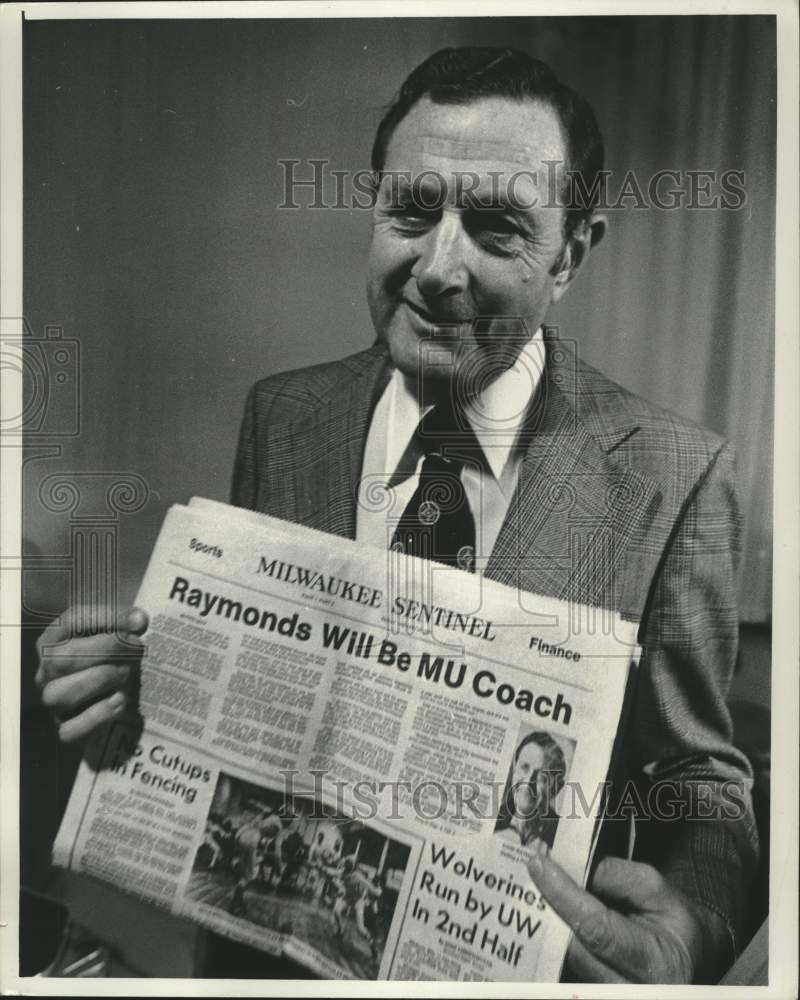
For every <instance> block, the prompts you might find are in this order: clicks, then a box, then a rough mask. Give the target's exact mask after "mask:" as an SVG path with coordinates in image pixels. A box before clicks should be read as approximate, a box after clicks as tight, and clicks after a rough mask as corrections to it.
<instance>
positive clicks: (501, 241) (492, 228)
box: [470, 212, 523, 252]
mask: <svg viewBox="0 0 800 1000" xmlns="http://www.w3.org/2000/svg"><path fill="white" fill-rule="evenodd" d="M470 228H471V230H472V233H473V236H474V238H475V239H476V240H478V242H480V243H482V244H484V245H485V246H487V247H489V248H490V249H495V250H498V251H503V250H506V251H508V252H510V251H512V250H514V249H516V248H517V245H518V243H519V241H520V240H521V239H522V236H523V233H522V230H521V229H520V228H519V226H518V225H517V223H516V222H515V221H514V220H513V219H510V218H509V217H508V216H506V215H502V214H500V213H493V212H480V213H476V214H475V216H474V217H473V218H472V219H470Z"/></svg>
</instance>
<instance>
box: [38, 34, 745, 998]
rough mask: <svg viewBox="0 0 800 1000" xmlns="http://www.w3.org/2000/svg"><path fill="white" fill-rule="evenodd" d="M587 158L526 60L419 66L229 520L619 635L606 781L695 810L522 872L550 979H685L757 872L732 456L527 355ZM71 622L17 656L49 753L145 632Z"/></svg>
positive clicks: (544, 347)
mask: <svg viewBox="0 0 800 1000" xmlns="http://www.w3.org/2000/svg"><path fill="white" fill-rule="evenodd" d="M602 164H603V150H602V140H601V138H600V135H599V132H598V129H597V125H596V122H595V119H594V116H593V114H592V112H591V110H590V109H589V107H588V105H587V104H586V103H585V102H584V101H583V100H582V99H580V98H579V97H577V95H575V94H574V93H572V92H571V91H570V90H569V89H568V88H566V87H564V86H563V85H562V84H560V83H559V82H558V81H557V80H556V79H555V77H554V76H553V74H552V72H551V71H550V70H549V69H548V68H547V67H546V66H544V65H543V64H542V63H540V62H538V61H536V60H532V59H530V58H529V57H528V56H526V55H524V54H522V53H519V52H516V51H513V50H497V49H464V50H445V51H443V52H439V53H436V54H435V55H434V56H432V57H431V58H430V59H429V60H427V61H426V62H425V63H423V64H422V65H421V66H420V67H418V68H417V69H416V70H415V71H414V72H413V73H412V74H411V76H410V77H409V78H408V80H407V81H406V82H405V84H404V85H403V87H402V89H401V91H400V94H399V96H398V99H397V100H396V102H395V103H394V104H393V105H392V107H391V108H390V109H389V111H388V112H387V114H386V115H385V117H384V119H383V121H382V122H381V124H380V126H379V129H378V133H377V137H376V140H375V145H374V149H373V167H374V169H375V170H376V173H377V177H378V187H377V194H376V204H375V209H374V218H373V239H372V247H371V251H370V259H369V267H368V280H367V287H368V298H369V304H370V311H371V314H372V319H373V322H374V325H375V329H376V331H377V334H378V341H377V343H376V344H375V345H374V346H373V347H372V348H370V349H369V350H367V351H365V352H363V353H361V354H357V355H354V356H352V357H350V358H346V359H344V360H343V361H341V362H336V363H333V364H327V365H320V366H316V367H314V368H310V369H305V370H303V371H299V372H290V373H288V374H283V375H278V376H274V377H272V378H269V379H266V380H264V381H262V382H260V383H258V384H257V385H256V386H255V387H254V389H253V390H252V391H251V394H250V396H249V399H248V403H247V408H246V413H245V418H244V422H243V426H242V433H241V437H240V443H239V449H238V454H237V459H236V466H235V471H234V483H233V495H232V499H233V502H234V503H236V504H239V505H241V506H243V507H251V508H254V509H257V510H260V511H263V512H265V513H269V514H273V515H277V516H279V517H283V518H286V519H288V520H292V521H296V522H298V523H301V524H305V525H309V526H311V527H315V528H318V529H322V530H324V531H330V532H332V533H335V534H339V535H345V536H349V537H355V538H356V539H357V540H359V541H362V542H365V543H371V544H379V545H383V546H384V547H386V546H389V545H391V546H399V547H402V548H405V549H406V550H408V551H412V552H417V553H418V554H426V555H430V556H433V558H435V559H437V560H439V561H443V562H447V563H450V564H452V565H459V566H462V567H463V568H466V569H474V570H476V571H477V572H481V573H485V574H486V576H488V577H490V578H492V579H496V580H499V581H501V582H503V583H506V584H509V585H511V586H516V587H518V588H520V590H521V591H530V592H537V593H542V594H547V595H552V596H557V597H560V598H565V599H569V600H575V601H581V602H584V603H589V604H594V605H599V606H603V607H608V608H611V609H613V610H616V611H619V612H621V613H623V614H624V615H626V616H629V617H633V618H635V619H638V620H640V621H641V628H640V640H641V642H642V644H643V646H644V648H645V655H644V658H643V662H642V664H641V667H640V669H639V671H638V679H637V690H636V696H635V703H634V705H633V708H632V711H631V713H630V724H629V726H628V728H627V730H626V733H625V751H626V753H625V765H626V767H627V771H628V773H629V774H630V776H631V777H632V778H633V779H634V780H635V781H636V782H637V783H638V784H639V786H641V787H642V788H644V789H645V790H647V789H650V788H652V787H653V786H654V785H657V784H658V783H659V782H670V783H671V787H674V789H676V791H675V794H676V795H677V797H678V799H679V804H682V805H684V806H687V807H688V808H689V809H691V806H692V802H691V798H692V795H693V789H695V788H696V787H697V786H698V785H700V786H702V788H703V789H705V791H706V792H710V794H711V796H712V800H713V802H712V807H713V808H712V810H711V811H712V813H713V816H712V818H707V819H704V820H702V821H700V820H696V819H692V818H691V816H689V818H684V819H683V820H681V821H678V822H672V823H656V822H652V821H651V822H650V823H649V824H648V823H646V822H643V823H641V824H640V833H639V837H638V841H637V845H636V852H637V854H636V857H637V860H635V861H631V860H627V859H625V857H624V854H625V852H624V850H620V849H619V848H618V847H617V848H616V853H617V854H618V855H622V856H617V857H614V856H608V857H605V858H603V859H602V860H601V861H600V863H599V864H598V865H597V867H596V870H595V872H594V874H593V877H592V879H591V881H590V886H589V890H590V891H584V890H582V889H581V888H579V887H578V886H576V885H575V884H574V883H573V882H572V881H571V880H570V879H569V878H567V876H566V875H565V873H564V872H563V871H562V870H561V869H560V868H559V866H558V865H557V864H556V863H555V862H554V861H553V860H552V859H551V858H550V857H549V856H548V854H547V852H546V850H542V851H539V852H536V853H535V857H534V858H533V860H532V862H531V873H532V875H533V877H534V879H535V881H536V883H537V885H538V887H539V889H540V890H541V892H542V893H543V894H544V895H545V896H546V897H547V899H548V900H549V902H550V903H551V905H552V906H553V907H554V908H555V909H556V910H557V911H558V912H559V913H560V914H561V915H562V916H563V918H564V919H565V920H566V921H567V922H568V923H569V924H570V925H571V926H572V927H573V929H574V932H575V933H574V936H573V940H572V943H571V945H570V951H569V955H568V963H567V968H566V971H565V977H567V978H574V979H583V980H589V981H608V982H621V981H651V982H656V983H661V982H690V981H703V980H706V979H713V978H714V977H716V976H718V975H719V974H720V973H721V972H722V971H723V970H724V968H725V967H726V965H727V964H729V963H730V961H731V960H732V959H733V957H734V951H735V947H736V934H737V933H738V930H739V928H740V926H741V923H742V909H743V905H744V899H745V892H746V888H747V884H748V879H749V877H750V873H751V871H752V870H753V866H754V863H755V858H756V854H757V841H756V838H755V832H754V825H753V822H752V814H751V810H750V804H749V790H748V789H749V780H750V774H749V770H748V765H747V762H746V761H745V759H744V758H743V757H742V756H741V755H740V754H739V753H738V752H737V751H736V750H735V749H734V748H733V747H732V745H731V742H730V736H731V732H730V720H729V717H728V714H727V710H726V708H725V703H724V696H725V693H726V691H727V685H728V683H729V679H730V674H731V670H732V666H733V662H734V658H735V651H736V629H737V619H736V613H735V606H734V596H733V595H734V583H735V568H734V563H735V556H736V549H737V527H738V520H737V519H738V514H737V509H736V505H735V499H734V495H733V488H732V468H731V464H732V459H731V453H730V448H729V447H728V446H727V445H726V444H725V443H724V442H722V441H720V440H719V439H717V438H716V437H714V436H713V435H711V434H709V433H707V432H705V431H703V430H701V429H699V428H696V427H694V426H692V425H689V424H688V423H686V422H684V421H682V420H680V419H678V418H676V417H674V416H672V415H669V414H666V413H663V412H661V411H658V410H656V409H654V408H653V407H650V406H649V405H648V404H646V403H644V402H643V401H642V400H639V399H637V398H636V397H634V396H632V395H631V394H630V393H628V392H626V391H625V390H623V389H621V388H620V387H619V386H616V385H615V384H614V383H612V382H610V381H609V380H608V379H606V378H605V377H604V376H603V375H601V374H600V373H598V372H596V371H594V370H593V369H591V368H589V367H588V366H586V365H584V364H582V363H581V362H580V361H578V360H577V358H576V357H575V356H574V354H573V353H571V352H570V351H569V350H568V349H567V347H566V345H563V344H561V343H560V342H559V341H557V340H553V339H552V338H545V337H544V335H543V329H542V324H543V322H544V320H545V317H546V315H547V312H548V309H549V307H550V305H551V304H552V303H553V302H556V301H558V300H559V299H560V298H561V297H562V296H563V295H564V293H565V292H566V290H567V289H568V287H569V285H570V284H571V282H572V281H573V280H574V278H575V276H576V275H577V273H578V271H579V269H580V267H581V266H582V265H583V263H584V262H585V260H586V258H587V256H588V254H589V251H590V250H591V249H592V247H594V246H596V244H597V243H598V242H599V240H600V239H601V237H602V235H603V232H604V229H605V220H604V219H603V218H602V216H600V215H598V214H597V213H596V212H595V211H594V199H593V197H592V196H591V194H590V196H589V197H588V198H587V197H585V194H586V192H590V193H591V192H592V191H593V182H594V180H595V179H596V178H597V176H598V171H600V170H601V168H602ZM570 176H572V177H573V179H574V178H577V179H579V180H580V183H579V184H576V183H570V182H569V181H570ZM582 195H583V196H582ZM587 325H588V323H587ZM590 335H591V331H590V330H589V331H587V336H590ZM421 417H423V419H422V420H421V419H420V418H421ZM426 421H428V423H426ZM426 486H427V487H428V492H427V494H426ZM376 487H377V492H378V493H379V494H380V496H381V497H383V498H384V499H386V500H387V501H388V502H387V503H385V504H384V503H380V504H376V502H375V496H376ZM431 487H432V492H431ZM433 494H435V495H436V496H437V497H441V496H446V497H448V498H449V499H448V500H447V502H446V503H445V505H444V508H442V509H440V507H439V506H438V505H437V503H436V502H434V501H433V499H432V496H433ZM79 620H80V615H79V614H74V613H73V614H67V615H65V616H64V618H63V619H62V622H61V623H60V624H57V625H54V626H52V627H51V628H50V629H49V630H48V632H47V633H46V634H45V636H44V637H43V643H42V647H41V648H42V651H43V654H44V655H43V658H42V664H41V666H40V670H39V674H38V678H39V683H40V685H41V686H42V689H43V698H44V700H45V702H46V704H48V705H50V706H51V708H52V709H53V710H54V711H55V712H56V713H57V717H58V718H59V720H60V727H59V728H60V734H61V737H62V739H64V740H71V739H77V738H81V737H83V736H84V735H86V733H88V732H90V731H91V730H92V729H94V728H96V727H97V726H98V725H101V724H103V723H104V722H106V721H108V720H110V719H112V718H114V717H115V715H116V714H118V713H119V712H120V711H121V707H122V704H123V702H124V699H125V693H124V690H123V688H124V686H125V684H126V681H127V678H128V675H129V671H130V666H129V664H127V663H126V662H125V660H124V657H125V656H126V655H129V647H128V646H126V645H125V642H124V639H125V635H126V634H127V635H128V636H130V637H131V639H130V641H131V642H134V643H135V642H136V641H137V640H136V636H137V635H139V634H141V632H142V631H143V630H144V629H145V628H146V617H145V616H144V615H143V614H142V613H141V612H138V611H134V612H132V613H131V614H129V615H128V616H127V617H125V618H124V620H123V623H122V625H121V630H122V633H123V635H122V636H119V637H114V636H94V637H88V636H83V635H81V634H80V631H79V629H78V628H77V627H76V626H75V623H76V622H77V621H79ZM53 643H59V647H58V651H57V652H58V656H57V657H52V656H48V655H47V654H48V649H49V648H50V647H51V646H52V644H53ZM729 781H733V782H738V783H739V785H740V786H741V794H740V798H739V805H740V809H739V811H738V813H737V815H735V816H733V817H728V816H726V815H725V814H724V813H723V812H722V808H721V807H722V805H723V804H724V796H723V794H722V792H723V790H724V788H725V787H726V785H725V783H726V782H729ZM678 812H679V815H684V816H685V811H684V812H683V813H681V811H680V810H679V811H678ZM674 815H675V811H674V810H673V816H674ZM707 815H708V812H707Z"/></svg>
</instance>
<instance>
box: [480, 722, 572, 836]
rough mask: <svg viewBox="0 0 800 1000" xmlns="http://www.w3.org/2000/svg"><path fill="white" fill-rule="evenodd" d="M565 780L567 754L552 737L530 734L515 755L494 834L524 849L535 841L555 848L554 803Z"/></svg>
mask: <svg viewBox="0 0 800 1000" xmlns="http://www.w3.org/2000/svg"><path fill="white" fill-rule="evenodd" d="M566 776H567V765H566V761H565V760H564V751H563V750H562V749H561V747H560V746H559V745H558V743H556V741H555V740H554V739H553V737H552V736H550V734H549V733H541V732H533V733H528V735H527V736H526V737H525V738H524V739H523V740H522V741H521V742H520V744H519V746H518V747H517V749H516V750H515V751H514V760H513V761H512V765H511V772H510V774H509V780H508V785H507V787H506V790H505V795H504V796H503V804H502V805H501V807H500V810H499V815H498V817H497V825H496V826H495V833H496V834H497V835H498V836H500V837H503V838H504V839H507V840H511V841H512V842H513V843H515V844H521V845H522V846H523V847H527V846H528V845H530V844H531V843H532V842H533V841H534V840H541V841H543V842H544V843H545V844H547V846H548V847H552V846H553V841H554V840H555V836H556V827H557V826H558V814H557V813H556V810H555V800H556V796H557V795H558V793H559V792H560V791H561V789H562V788H563V787H564V780H565V778H566Z"/></svg>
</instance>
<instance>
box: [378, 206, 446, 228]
mask: <svg viewBox="0 0 800 1000" xmlns="http://www.w3.org/2000/svg"><path fill="white" fill-rule="evenodd" d="M387 214H388V215H389V216H390V218H391V219H392V220H393V222H394V224H395V225H396V226H399V227H400V228H405V229H426V228H428V227H429V226H432V225H434V224H435V223H436V219H437V214H436V213H435V212H426V211H425V210H424V209H422V208H419V207H418V206H417V205H401V206H395V207H393V208H389V209H388V211H387Z"/></svg>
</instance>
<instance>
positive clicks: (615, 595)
mask: <svg viewBox="0 0 800 1000" xmlns="http://www.w3.org/2000/svg"><path fill="white" fill-rule="evenodd" d="M547 350H548V356H547V364H546V366H545V375H544V378H543V381H542V385H541V387H540V392H539V397H538V400H537V404H536V405H535V406H534V408H533V412H532V414H531V419H530V420H529V422H528V423H527V425H526V430H525V434H526V445H527V448H526V453H525V457H524V459H523V462H522V465H521V468H520V474H519V482H518V485H517V489H516V491H515V493H514V496H513V497H512V500H511V504H510V506H509V510H508V513H507V515H506V518H505V520H504V522H503V525H502V528H501V530H500V534H499V536H498V538H497V541H496V543H495V546H494V549H493V551H492V554H491V557H490V559H489V563H488V566H487V569H486V575H487V576H488V577H490V578H491V579H493V580H498V581H499V582H501V583H505V584H508V585H510V586H513V587H517V588H519V589H520V590H521V591H528V592H533V593H539V594H544V595H546V596H552V597H559V598H561V599H564V600H572V601H577V602H579V603H582V604H591V605H595V606H600V607H607V608H614V609H619V610H625V609H628V610H629V611H630V613H632V614H636V616H637V617H638V612H639V611H640V608H641V595H639V594H638V593H635V592H634V591H631V592H629V593H626V592H623V590H622V585H623V581H626V582H627V585H628V586H629V587H634V588H635V586H636V581H631V580H630V574H626V573H624V572H623V571H622V566H623V562H624V559H625V554H626V550H627V549H628V547H629V545H630V542H631V540H632V539H634V538H635V537H637V536H638V537H641V536H642V533H643V532H646V529H647V525H648V524H649V523H650V520H651V519H652V517H653V515H654V513H655V511H656V509H657V508H658V505H659V503H660V499H661V498H660V494H659V492H658V488H657V485H656V483H655V482H654V481H653V480H652V479H650V478H649V477H646V476H644V475H642V474H640V473H637V472H635V471H633V470H631V469H629V468H627V467H625V466H624V465H622V464H621V463H618V462H616V461H615V460H614V457H613V454H612V453H613V451H614V449H615V448H616V447H617V446H618V445H619V444H620V443H621V442H622V441H623V440H625V439H626V438H627V437H630V436H631V435H632V434H635V433H636V426H635V425H634V426H632V425H631V424H630V421H628V420H626V419H625V414H624V411H623V410H622V409H620V411H619V412H618V413H617V412H615V411H614V408H613V406H611V401H610V400H608V399H605V402H604V406H603V408H602V410H601V409H600V408H599V407H597V406H596V403H597V388H596V387H593V386H592V385H591V384H590V382H589V381H587V378H586V376H584V375H583V374H582V369H581V367H580V365H579V364H578V362H577V360H576V358H575V356H574V354H573V353H572V352H571V351H569V350H568V349H567V348H565V347H564V345H563V344H562V343H561V342H553V341H548V344H547ZM357 357H358V359H359V360H358V362H357V364H356V370H355V371H354V374H353V377H351V378H348V379H347V380H346V381H345V382H344V383H343V384H342V385H341V386H338V387H337V389H336V391H335V392H334V393H333V394H331V396H330V398H327V399H322V400H321V401H320V403H319V405H318V406H316V407H315V408H314V409H313V410H312V411H311V412H310V413H309V414H307V415H305V416H304V417H302V418H300V419H298V420H297V421H294V422H292V423H290V424H288V425H279V426H277V427H274V426H273V427H269V428H268V429H267V450H266V454H267V455H268V456H272V458H271V461H270V468H271V473H270V476H271V483H270V502H269V504H268V505H267V512H269V513H274V514H276V516H278V517H283V518H286V519H288V520H292V521H295V522H297V523H300V524H304V525H307V526H308V527H312V528H316V529H318V530H320V531H326V532H329V533H331V534H335V535H341V536H344V537H347V538H354V537H355V529H356V505H357V502H358V483H359V478H360V475H361V465H362V461H363V454H364V446H365V442H366V437H367V432H368V429H369V421H370V419H371V416H372V411H373V409H374V405H375V403H376V402H377V399H378V398H379V396H380V394H381V392H382V391H383V389H384V388H385V386H386V383H387V381H388V378H389V374H390V369H389V365H388V359H387V355H386V352H385V350H383V349H382V348H381V347H378V346H376V347H374V348H372V349H370V350H369V351H365V352H364V353H363V354H361V355H358V356H357ZM604 390H605V392H606V394H608V383H604ZM609 412H611V413H612V414H613V415H612V416H611V417H609V416H608V413H609Z"/></svg>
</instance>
